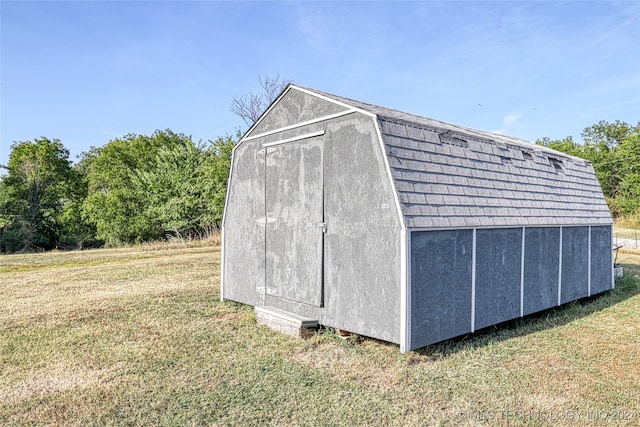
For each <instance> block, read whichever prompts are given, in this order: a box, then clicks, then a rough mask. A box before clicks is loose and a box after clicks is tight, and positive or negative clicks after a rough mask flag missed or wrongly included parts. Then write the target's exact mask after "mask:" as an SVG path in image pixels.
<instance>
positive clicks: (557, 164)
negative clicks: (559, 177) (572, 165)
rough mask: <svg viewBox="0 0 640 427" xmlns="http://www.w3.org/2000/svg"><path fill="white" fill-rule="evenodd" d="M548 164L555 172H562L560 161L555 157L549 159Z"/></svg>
mask: <svg viewBox="0 0 640 427" xmlns="http://www.w3.org/2000/svg"><path fill="white" fill-rule="evenodd" d="M549 163H551V165H552V166H553V167H554V168H555V170H556V172H562V171H563V169H562V160H560V159H556V158H555V157H549Z"/></svg>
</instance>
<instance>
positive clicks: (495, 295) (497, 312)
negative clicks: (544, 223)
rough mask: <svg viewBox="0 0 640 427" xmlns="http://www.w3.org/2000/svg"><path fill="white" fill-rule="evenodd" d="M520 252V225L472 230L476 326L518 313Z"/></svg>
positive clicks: (485, 324) (501, 319) (483, 325)
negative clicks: (474, 232)
mask: <svg viewBox="0 0 640 427" xmlns="http://www.w3.org/2000/svg"><path fill="white" fill-rule="evenodd" d="M521 251H522V229H521V228H505V229H494V230H477V231H476V257H477V261H476V306H475V327H476V329H481V328H484V327H486V326H490V325H494V324H496V323H500V322H504V321H506V320H510V319H513V318H516V317H518V316H519V315H520V260H521V257H522V256H521Z"/></svg>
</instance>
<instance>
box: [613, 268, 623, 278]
mask: <svg viewBox="0 0 640 427" xmlns="http://www.w3.org/2000/svg"><path fill="white" fill-rule="evenodd" d="M613 274H614V276H615V277H622V276H624V269H623V268H622V267H614V268H613Z"/></svg>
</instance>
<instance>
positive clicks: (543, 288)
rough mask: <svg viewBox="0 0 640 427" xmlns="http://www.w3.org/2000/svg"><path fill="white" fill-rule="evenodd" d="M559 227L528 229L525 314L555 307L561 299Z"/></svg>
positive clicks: (525, 258)
mask: <svg viewBox="0 0 640 427" xmlns="http://www.w3.org/2000/svg"><path fill="white" fill-rule="evenodd" d="M559 245H560V228H558V227H533V228H526V231H525V250H524V260H525V263H524V284H523V288H524V296H523V302H524V308H523V314H524V315H527V314H531V313H535V312H537V311H541V310H546V309H547V308H550V307H554V306H555V305H557V302H558V268H559V264H558V263H559V259H558V256H557V254H558V253H559Z"/></svg>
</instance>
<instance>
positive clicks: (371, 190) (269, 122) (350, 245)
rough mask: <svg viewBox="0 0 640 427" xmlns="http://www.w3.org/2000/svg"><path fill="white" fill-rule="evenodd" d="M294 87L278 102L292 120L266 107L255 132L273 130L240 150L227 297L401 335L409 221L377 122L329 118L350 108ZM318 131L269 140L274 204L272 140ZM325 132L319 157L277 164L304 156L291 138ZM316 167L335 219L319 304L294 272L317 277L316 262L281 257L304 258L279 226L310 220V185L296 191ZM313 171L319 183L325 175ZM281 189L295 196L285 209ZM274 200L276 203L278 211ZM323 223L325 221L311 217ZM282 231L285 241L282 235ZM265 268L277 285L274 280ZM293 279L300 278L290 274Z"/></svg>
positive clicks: (231, 203)
mask: <svg viewBox="0 0 640 427" xmlns="http://www.w3.org/2000/svg"><path fill="white" fill-rule="evenodd" d="M293 95H295V96H287V95H285V96H284V97H283V99H281V100H280V101H279V104H278V105H277V106H276V107H274V109H276V110H277V113H278V115H279V116H280V117H284V118H286V120H280V119H277V118H276V119H273V118H270V117H269V116H268V115H267V117H265V118H263V119H262V122H261V124H259V125H258V126H257V127H256V128H255V129H254V132H253V135H256V132H258V131H260V132H263V133H264V132H266V134H265V135H262V134H260V133H259V132H258V134H257V136H251V135H248V136H246V137H245V138H247V139H245V140H243V141H241V143H240V144H239V146H238V147H237V148H236V150H235V152H234V158H233V169H232V174H231V179H230V182H229V192H228V199H227V207H226V211H225V218H224V245H225V247H224V257H225V259H224V260H223V262H224V276H223V298H224V299H230V300H234V301H239V302H242V303H246V304H251V305H256V306H263V305H269V306H275V307H277V308H280V309H283V310H287V311H291V312H293V313H297V314H300V315H303V316H306V317H312V318H316V319H319V321H320V323H321V324H323V325H326V326H331V327H335V328H340V329H345V330H348V331H351V332H355V333H358V334H362V335H366V336H370V337H374V338H379V339H382V340H385V341H390V342H395V343H399V342H400V275H401V272H400V263H401V260H400V247H401V244H402V241H401V229H402V224H401V220H400V216H399V209H398V206H397V204H396V201H395V198H394V191H395V190H394V188H393V186H392V184H391V179H390V175H389V172H388V168H387V166H386V163H385V153H384V151H383V149H382V144H381V142H380V140H379V138H378V135H377V128H376V126H377V125H376V121H375V120H374V119H373V118H372V117H371V116H368V115H366V114H362V113H345V115H342V116H338V117H335V116H333V117H330V118H329V119H327V120H322V117H324V116H325V115H326V114H327V113H333V114H335V113H336V112H337V113H340V111H341V110H340V109H339V108H335V106H334V107H330V106H323V105H322V102H321V101H318V100H317V99H311V98H313V97H312V96H310V95H307V94H300V93H297V92H295V93H293ZM305 105H306V106H305ZM309 105H314V106H315V107H314V108H315V110H316V111H318V112H319V114H320V117H315V119H314V117H313V116H311V115H310V114H309V111H311V110H310V109H309V108H308V106H309ZM296 114H299V116H298V117H296ZM309 121H310V122H312V123H310V124H307V125H305V124H304V123H303V125H301V126H295V123H296V122H298V123H299V122H309ZM281 125H286V126H285V128H283V129H281V130H279V129H278V127H277V126H281ZM318 132H320V133H323V134H322V135H321V136H317V137H314V138H313V139H311V138H309V139H304V138H303V139H302V140H297V141H295V142H292V143H284V144H277V145H271V146H269V147H268V150H269V153H270V154H267V163H268V167H267V171H272V170H273V171H276V172H277V175H273V174H269V175H268V176H269V177H270V178H268V182H267V184H268V185H267V187H268V188H267V198H268V199H269V200H267V203H266V205H267V209H265V180H264V176H265V161H264V154H263V151H262V147H263V145H264V144H272V143H278V142H279V141H283V140H289V139H292V138H293V139H295V138H297V137H303V136H304V135H307V134H317V133H318ZM320 140H321V141H322V142H321V146H322V150H323V152H322V154H321V155H319V154H313V153H315V152H313V153H312V152H310V154H309V156H308V157H307V158H308V159H309V161H310V162H313V163H314V164H313V165H311V164H302V163H301V164H300V165H297V164H293V163H292V164H291V165H289V166H288V167H289V168H290V169H296V168H299V169H300V171H299V172H297V171H295V170H293V171H291V173H287V172H286V168H284V169H283V168H275V166H273V165H274V163H273V162H277V159H278V158H282V159H283V161H288V160H287V159H289V160H290V159H294V160H295V155H293V154H292V155H291V156H289V155H286V154H284V153H285V152H286V151H291V150H289V147H290V146H291V145H292V144H296V145H298V146H300V147H303V148H302V150H303V151H304V150H305V148H304V147H305V144H307V143H308V144H311V143H312V144H313V145H314V146H319V145H318V144H320V143H319V142H318V141H320ZM294 151H295V150H294ZM280 152H282V153H283V154H280ZM294 154H295V153H294ZM270 156H272V157H270ZM317 162H321V163H322V164H321V165H318V164H317ZM294 163H295V162H294ZM311 167H313V168H315V169H317V168H320V170H322V188H321V189H320V190H319V191H320V192H321V193H322V194H321V199H322V215H321V217H319V218H323V220H324V223H325V224H326V233H325V234H324V236H323V248H322V250H321V255H320V256H321V257H322V260H321V264H322V268H323V271H322V272H321V274H322V281H323V290H322V292H323V293H322V296H321V297H322V298H321V299H322V304H310V302H313V301H315V299H316V297H315V294H313V295H312V294H309V293H308V292H306V291H305V290H304V289H303V287H304V286H305V284H304V283H298V281H296V282H295V286H293V282H294V280H293V279H294V278H299V277H311V276H310V275H309V271H308V264H309V263H308V262H306V261H304V260H302V261H300V262H299V263H297V264H296V262H295V261H294V262H293V263H292V262H286V263H276V262H275V261H276V260H278V259H284V258H283V256H284V255H285V254H286V253H291V254H293V255H294V257H293V258H289V259H294V260H295V259H296V257H295V254H298V253H300V251H298V250H297V249H296V245H298V244H299V242H296V241H293V240H295V239H287V237H286V236H284V235H280V234H275V230H276V229H277V227H279V230H284V232H285V233H286V232H287V230H286V228H282V226H281V224H280V222H282V220H283V218H285V217H287V218H290V219H291V220H289V221H288V222H289V223H292V224H295V223H296V222H297V221H298V220H299V219H304V218H298V217H301V216H304V213H303V209H302V206H300V205H301V204H306V200H307V198H303V197H302V195H303V194H304V191H301V192H300V194H301V197H297V198H296V197H294V196H291V194H293V195H295V194H297V192H296V191H297V190H295V189H298V188H302V189H304V188H306V183H304V182H301V180H302V181H304V180H305V179H306V178H304V177H305V176H306V175H309V173H307V172H306V171H309V170H310V168H311ZM274 168H275V169H274ZM303 170H304V171H305V173H302V171H303ZM274 176H275V178H272V177H274ZM309 176H312V177H314V180H316V181H317V179H316V178H317V174H315V173H314V174H312V175H309ZM283 180H286V182H284V181H283ZM298 181H300V182H298ZM292 186H293V190H292ZM272 193H274V194H272ZM275 193H286V194H288V195H286V196H284V198H282V199H281V200H280V201H279V202H278V203H281V204H282V203H287V206H286V207H282V206H280V207H278V206H279V205H278V203H276V204H274V203H272V202H271V200H272V199H273V198H274V197H277V194H275ZM270 205H273V206H274V208H273V209H270V208H269V206H270ZM271 210H273V212H271ZM265 212H266V213H265ZM261 218H262V219H263V220H262V222H261V221H260V219H261ZM316 221H322V219H313V221H312V222H314V223H315V222H316ZM316 229H317V230H320V228H316ZM311 231H312V230H311ZM265 236H266V238H265ZM273 236H278V239H277V240H273ZM265 247H266V248H267V250H268V251H267V253H266V255H267V256H265ZM305 256H306V255H305ZM300 258H304V257H298V259H300ZM265 273H266V274H267V276H268V277H274V278H276V281H278V283H273V284H269V286H268V287H265V285H264V282H265ZM287 277H288V278H291V280H283V278H284V279H286V278H287ZM280 282H287V283H280Z"/></svg>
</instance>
